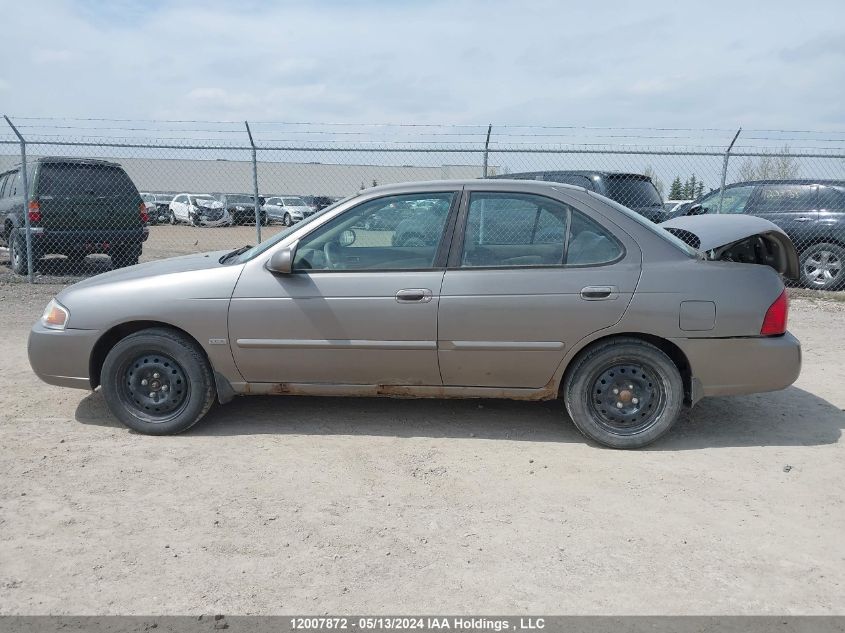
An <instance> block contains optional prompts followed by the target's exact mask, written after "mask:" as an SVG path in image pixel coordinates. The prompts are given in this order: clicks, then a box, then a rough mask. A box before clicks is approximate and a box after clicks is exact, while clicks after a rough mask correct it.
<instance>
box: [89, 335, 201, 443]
mask: <svg viewBox="0 0 845 633" xmlns="http://www.w3.org/2000/svg"><path fill="white" fill-rule="evenodd" d="M101 383H102V389H103V396H104V397H105V400H106V404H107V405H108V407H109V410H110V411H111V412H112V413H113V414H114V415H115V417H117V418H118V419H119V420H120V421H121V422H123V424H125V425H126V426H128V427H129V428H131V429H133V430H135V431H138V432H139V433H145V434H147V435H170V434H173V433H181V432H182V431H185V430H187V429H189V428H190V427H192V426H193V425H194V424H196V423H197V422H199V421H200V419H202V417H203V416H204V415H205V414H206V413H207V412H208V410H209V409H210V408H211V405H212V404H213V403H214V394H215V389H214V377H213V376H212V373H211V368H210V367H209V364H208V361H207V360H206V358H205V355H204V354H203V352H202V350H201V349H200V348H199V346H198V345H197V344H196V343H195V342H194V341H192V340H191V339H189V338H188V337H186V336H185V335H183V334H180V333H179V332H176V331H174V330H169V329H166V328H150V329H147V330H141V331H140V332H136V333H135V334H130V335H129V336H127V337H126V338H124V339H122V340H121V341H119V342H118V343H117V344H116V345H115V346H114V347H113V348H112V349H111V351H109V353H108V355H107V356H106V359H105V362H104V363H103V369H102V372H101Z"/></svg>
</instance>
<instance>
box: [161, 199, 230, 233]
mask: <svg viewBox="0 0 845 633" xmlns="http://www.w3.org/2000/svg"><path fill="white" fill-rule="evenodd" d="M179 222H187V223H188V224H190V225H191V226H229V225H231V224H232V216H230V215H229V212H228V211H227V210H226V207H224V206H223V203H222V202H220V201H219V200H218V199H217V198H215V197H214V196H211V195H208V194H195V193H180V194H179V195H178V196H176V197H174V198H173V201H172V202H171V203H170V223H171V224H177V223H179Z"/></svg>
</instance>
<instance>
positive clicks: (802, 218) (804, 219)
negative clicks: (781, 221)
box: [795, 215, 813, 222]
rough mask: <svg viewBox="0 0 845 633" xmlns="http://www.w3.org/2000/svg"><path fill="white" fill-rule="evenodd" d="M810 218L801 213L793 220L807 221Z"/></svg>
mask: <svg viewBox="0 0 845 633" xmlns="http://www.w3.org/2000/svg"><path fill="white" fill-rule="evenodd" d="M812 219H813V218H808V217H807V216H805V215H802V216H801V217H800V218H795V221H796V222H809V221H810V220H812Z"/></svg>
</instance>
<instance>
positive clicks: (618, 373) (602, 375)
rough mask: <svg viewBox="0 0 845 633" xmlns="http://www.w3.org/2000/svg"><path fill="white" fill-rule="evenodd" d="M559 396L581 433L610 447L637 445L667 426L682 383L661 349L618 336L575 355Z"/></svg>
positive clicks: (680, 403) (679, 404) (651, 439)
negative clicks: (561, 393)
mask: <svg viewBox="0 0 845 633" xmlns="http://www.w3.org/2000/svg"><path fill="white" fill-rule="evenodd" d="M563 396H564V400H565V402H566V409H567V411H568V412H569V415H570V417H571V418H572V421H573V422H574V423H575V426H576V427H577V428H578V430H579V431H581V433H583V434H584V435H586V436H587V437H589V438H590V439H592V440H595V441H596V442H598V443H599V444H603V445H604V446H609V447H611V448H641V447H643V446H647V445H648V444H651V443H652V442H654V441H655V440H657V439H658V438H659V437H661V436H662V435H663V434H664V433H666V432H667V431H669V429H670V428H672V425H673V424H674V423H675V421H676V420H677V419H678V416H679V415H680V413H681V408H682V407H683V401H684V384H683V380H682V378H681V374H680V372H679V371H678V368H677V366H676V365H675V363H674V362H672V359H671V358H669V357H668V356H667V355H666V354H665V353H664V352H663V351H661V350H660V349H658V348H657V347H655V346H654V345H651V344H650V343H646V342H645V341H642V340H640V339H635V338H617V339H613V340H609V341H605V342H603V343H599V344H597V345H595V346H593V347H590V348H588V349H587V350H585V351H584V352H582V353H581V354H580V355H579V356H578V358H576V360H575V361H574V362H573V364H572V366H571V367H570V368H569V370H567V374H566V377H565V379H564V384H563Z"/></svg>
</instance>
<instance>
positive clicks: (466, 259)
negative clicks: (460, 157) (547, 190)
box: [461, 193, 622, 268]
mask: <svg viewBox="0 0 845 633" xmlns="http://www.w3.org/2000/svg"><path fill="white" fill-rule="evenodd" d="M567 240H568V242H567ZM621 253H622V251H621V247H620V246H619V243H618V242H617V241H616V240H615V239H614V238H613V237H612V236H611V235H609V234H608V233H607V231H605V230H604V229H603V228H602V227H600V226H599V225H598V224H596V223H595V222H593V221H592V220H590V219H589V218H587V217H586V216H585V215H583V214H582V213H580V212H578V211H577V210H575V209H573V208H572V207H570V206H569V205H567V204H565V203H563V202H559V201H557V200H552V199H551V198H546V197H544V196H536V195H532V194H515V193H473V194H472V195H471V196H470V204H469V213H468V214H467V220H466V227H465V231H464V245H463V252H462V255H461V266H462V267H465V268H474V267H507V268H511V267H519V266H562V265H564V264H570V265H587V264H600V263H606V262H609V261H613V260H615V259H617V258H618V257H619V256H620V255H621Z"/></svg>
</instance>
